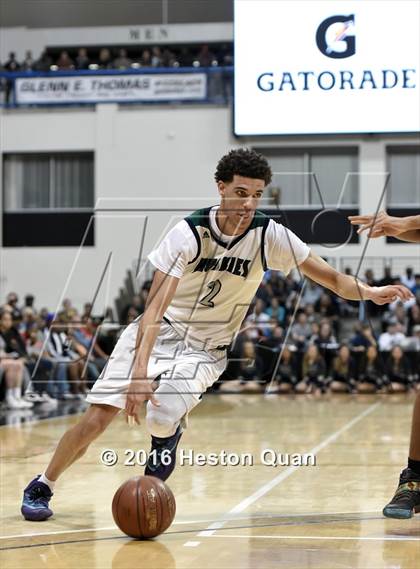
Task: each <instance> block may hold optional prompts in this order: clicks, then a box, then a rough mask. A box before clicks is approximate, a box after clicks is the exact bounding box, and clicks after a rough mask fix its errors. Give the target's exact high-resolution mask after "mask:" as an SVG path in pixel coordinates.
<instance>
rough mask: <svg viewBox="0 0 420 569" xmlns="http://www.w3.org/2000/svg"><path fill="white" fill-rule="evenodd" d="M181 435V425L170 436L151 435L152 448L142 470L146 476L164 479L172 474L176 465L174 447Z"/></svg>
mask: <svg viewBox="0 0 420 569" xmlns="http://www.w3.org/2000/svg"><path fill="white" fill-rule="evenodd" d="M181 436H182V427H181V425H178V428H177V430H176V431H175V433H174V434H173V435H172V436H171V437H165V438H160V437H154V436H153V435H152V448H151V449H150V454H149V459H148V461H147V464H146V468H145V470H144V474H145V475H146V476H156V478H160V480H166V479H167V478H169V476H170V475H171V474H172V472H173V470H174V468H175V465H176V449H177V446H178V443H179V439H180V438H181Z"/></svg>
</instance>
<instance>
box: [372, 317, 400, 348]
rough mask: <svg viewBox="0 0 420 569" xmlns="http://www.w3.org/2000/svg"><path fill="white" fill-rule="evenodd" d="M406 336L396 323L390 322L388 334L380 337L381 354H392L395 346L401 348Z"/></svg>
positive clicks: (383, 333)
mask: <svg viewBox="0 0 420 569" xmlns="http://www.w3.org/2000/svg"><path fill="white" fill-rule="evenodd" d="M404 340H405V336H404V334H403V333H402V332H401V330H400V329H399V327H398V324H397V322H396V321H393V322H390V323H389V324H388V326H387V329H386V332H382V334H381V335H380V336H379V340H378V345H379V349H380V351H381V352H390V351H391V350H392V348H393V347H394V346H401V344H402V343H403V342H404Z"/></svg>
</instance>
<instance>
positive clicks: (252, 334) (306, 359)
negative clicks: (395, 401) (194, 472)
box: [0, 268, 420, 409]
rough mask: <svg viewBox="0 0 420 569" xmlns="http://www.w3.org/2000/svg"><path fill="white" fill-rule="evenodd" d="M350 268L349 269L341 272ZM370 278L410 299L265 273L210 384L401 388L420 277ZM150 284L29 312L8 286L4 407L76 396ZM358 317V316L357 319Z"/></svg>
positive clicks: (419, 303) (3, 327)
mask: <svg viewBox="0 0 420 569" xmlns="http://www.w3.org/2000/svg"><path fill="white" fill-rule="evenodd" d="M347 272H348V273H350V271H347ZM365 280H367V281H369V282H370V283H371V284H373V285H381V284H382V285H383V284H390V283H396V282H402V283H403V284H405V285H406V286H407V287H409V288H410V289H411V290H412V292H413V293H414V298H413V299H412V300H410V301H408V302H405V303H401V302H400V301H396V302H394V303H392V304H390V305H388V306H384V307H378V306H376V305H373V304H372V303H371V302H367V303H365V304H364V307H365V309H364V310H363V311H361V306H362V305H361V304H360V303H356V302H348V301H344V300H343V299H340V298H338V297H336V296H335V295H333V294H332V293H329V292H328V291H326V290H325V289H323V288H321V287H319V286H318V285H317V284H315V283H313V282H310V281H309V282H307V283H306V285H305V288H304V290H303V293H302V291H301V288H300V287H301V285H300V283H299V282H298V281H297V280H296V279H295V278H293V276H290V275H289V276H288V277H286V278H284V277H283V276H281V275H280V274H279V273H277V272H275V271H268V272H267V273H266V275H265V278H264V280H263V282H262V283H261V286H260V287H259V289H258V291H257V294H256V297H255V299H254V301H253V303H252V304H251V306H250V308H249V311H248V314H247V316H246V318H245V319H244V321H243V324H242V327H241V330H240V331H239V333H238V335H237V337H236V339H235V341H234V343H233V345H232V346H231V350H230V352H229V365H228V368H227V370H226V371H225V372H224V374H223V375H222V377H221V379H220V380H219V382H218V384H217V385H216V389H217V388H220V389H222V390H234V391H263V390H265V389H267V386H270V390H271V391H274V392H279V393H293V392H294V393H324V392H326V391H332V392H347V393H354V392H360V393H372V392H377V391H379V392H388V391H389V392H399V391H407V390H409V389H411V388H415V387H416V386H418V383H419V381H420V377H419V369H420V275H418V274H416V275H415V274H414V273H413V271H412V269H410V268H407V270H406V271H405V274H404V275H402V276H401V277H393V276H392V275H391V273H390V271H389V270H388V269H387V270H386V271H385V274H384V276H383V278H382V279H380V280H379V281H378V282H376V281H375V279H374V278H373V274H372V272H371V271H369V270H368V271H366V274H365ZM150 286H151V282H150V281H147V282H145V283H144V284H143V287H142V289H141V290H140V292H139V294H137V295H135V296H133V298H132V299H130V301H129V302H127V304H126V305H125V306H123V307H122V308H121V310H120V314H119V315H118V318H117V319H114V315H113V311H112V310H111V309H108V311H107V312H106V314H105V316H104V317H101V318H94V317H93V316H92V305H91V304H90V303H86V304H85V305H84V307H83V310H82V311H81V312H78V310H77V309H76V308H75V307H74V306H72V303H71V301H70V300H69V299H65V300H64V301H63V303H62V307H61V309H60V310H59V311H58V313H57V314H55V313H51V312H50V311H49V310H48V309H46V308H42V309H40V310H37V309H36V307H35V299H34V297H33V296H32V295H27V296H26V297H25V299H24V304H23V305H21V304H19V299H18V296H17V295H16V294H15V293H13V292H12V293H9V294H8V296H7V299H6V302H5V304H3V305H2V306H0V401H3V404H4V405H6V406H7V407H8V408H10V409H23V408H30V407H32V406H33V405H34V404H35V403H43V404H45V403H47V404H50V405H53V404H56V401H57V399H64V400H65V399H83V398H84V397H85V394H86V393H87V391H88V390H89V388H90V387H91V386H92V385H93V383H94V382H95V380H96V379H97V377H98V376H99V374H100V373H101V371H102V370H103V368H104V366H105V365H106V362H107V359H108V356H109V355H110V353H111V351H112V349H113V347H114V345H115V342H116V340H117V338H118V335H119V333H120V332H121V331H122V329H123V327H124V326H125V325H127V324H129V323H131V322H132V321H133V320H135V319H136V318H137V317H138V316H139V315H140V314H141V313H142V312H143V311H144V309H145V306H146V301H147V296H148V294H149V290H150ZM361 316H363V319H361Z"/></svg>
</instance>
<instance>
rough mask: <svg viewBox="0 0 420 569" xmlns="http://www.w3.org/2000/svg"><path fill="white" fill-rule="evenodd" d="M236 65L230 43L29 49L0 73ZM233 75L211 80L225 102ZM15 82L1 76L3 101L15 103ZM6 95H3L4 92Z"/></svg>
mask: <svg viewBox="0 0 420 569" xmlns="http://www.w3.org/2000/svg"><path fill="white" fill-rule="evenodd" d="M231 65H233V47H232V45H231V44H221V45H214V46H209V45H207V44H205V45H201V46H195V47H194V46H168V45H166V46H147V47H137V46H130V47H129V48H125V47H119V48H108V47H102V48H100V49H95V48H89V49H87V48H86V47H79V48H74V49H68V50H62V51H61V52H59V53H58V52H55V51H54V50H48V49H45V50H44V51H43V52H42V53H41V54H40V56H39V57H38V58H36V57H34V56H33V54H32V51H30V50H27V51H26V53H25V57H24V58H23V60H18V59H17V58H16V53H14V52H10V53H9V57H8V59H7V61H4V62H0V72H1V71H6V72H25V73H31V72H41V73H45V72H49V73H50V72H51V73H61V72H64V71H89V70H90V71H92V72H94V71H101V70H108V71H110V70H117V71H118V70H120V71H123V70H130V69H131V70H136V69H138V70H139V69H158V68H161V69H164V68H179V67H196V68H209V67H212V68H217V67H221V68H226V67H228V66H231ZM231 82H232V76H231V74H230V73H229V72H226V73H225V72H224V71H223V72H222V73H220V74H219V75H218V77H213V76H212V77H211V81H210V84H211V85H210V86H209V92H210V93H213V94H214V95H215V96H218V97H222V100H226V99H227V98H229V97H230V96H231V93H232V85H231ZM13 89H14V81H13V79H11V78H10V77H7V76H5V77H4V78H2V77H0V102H1V99H4V102H5V103H6V104H9V103H10V102H11V101H12V94H13ZM2 92H3V93H2Z"/></svg>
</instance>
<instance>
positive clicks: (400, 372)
mask: <svg viewBox="0 0 420 569" xmlns="http://www.w3.org/2000/svg"><path fill="white" fill-rule="evenodd" d="M386 375H387V378H388V381H389V383H390V388H391V390H392V391H393V392H401V391H407V389H408V388H409V386H410V385H409V381H410V364H409V362H408V359H407V357H406V356H405V354H404V352H403V350H402V348H401V346H394V347H393V348H392V350H391V353H390V355H389V358H388V361H387V363H386Z"/></svg>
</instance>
